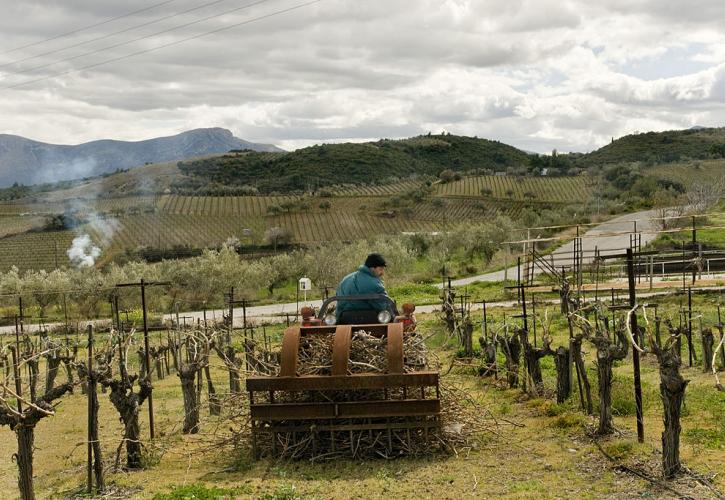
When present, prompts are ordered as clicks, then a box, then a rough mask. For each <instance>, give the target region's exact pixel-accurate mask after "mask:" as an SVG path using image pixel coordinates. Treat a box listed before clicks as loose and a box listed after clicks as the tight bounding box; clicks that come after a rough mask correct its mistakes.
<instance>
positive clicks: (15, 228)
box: [0, 215, 45, 238]
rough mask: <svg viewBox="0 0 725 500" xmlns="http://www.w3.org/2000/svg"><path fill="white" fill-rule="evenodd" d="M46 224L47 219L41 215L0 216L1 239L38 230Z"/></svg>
mask: <svg viewBox="0 0 725 500" xmlns="http://www.w3.org/2000/svg"><path fill="white" fill-rule="evenodd" d="M44 224H45V217H44V216H39V215H25V216H20V215H2V216H0V238H5V237H6V236H11V235H13V234H19V233H24V232H26V231H30V230H32V229H38V228H41V227H43V225H44Z"/></svg>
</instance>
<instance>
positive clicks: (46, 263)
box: [0, 231, 76, 272]
mask: <svg viewBox="0 0 725 500" xmlns="http://www.w3.org/2000/svg"><path fill="white" fill-rule="evenodd" d="M75 236H76V234H75V233H74V232H73V231H53V232H38V233H22V234H17V235H14V236H8V237H6V238H0V271H3V272H4V271H7V270H8V269H10V268H11V267H13V266H16V267H18V269H20V270H21V271H24V270H27V269H47V270H51V269H55V268H56V267H57V266H61V267H62V266H69V265H70V261H69V260H68V255H67V254H66V251H67V250H68V248H70V246H71V242H72V241H73V238H75Z"/></svg>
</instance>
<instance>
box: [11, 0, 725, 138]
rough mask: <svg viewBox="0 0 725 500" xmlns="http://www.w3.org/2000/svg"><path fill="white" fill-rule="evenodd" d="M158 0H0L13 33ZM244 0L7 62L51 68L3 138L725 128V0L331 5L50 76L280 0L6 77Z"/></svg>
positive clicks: (86, 34) (587, 134)
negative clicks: (205, 131)
mask: <svg viewBox="0 0 725 500" xmlns="http://www.w3.org/2000/svg"><path fill="white" fill-rule="evenodd" d="M147 5H148V4H147V3H145V2H141V1H140V0H133V1H130V2H123V3H116V4H112V5H111V4H107V3H105V2H92V1H90V0H82V1H81V0H74V1H73V2H63V3H60V2H55V3H50V4H49V3H47V2H39V1H27V2H11V1H10V0H0V8H2V11H3V16H2V18H0V30H2V32H3V35H4V42H5V43H4V44H3V46H4V47H7V48H12V47H18V46H21V45H24V44H28V43H32V42H34V41H37V40H43V39H45V38H48V37H51V36H54V35H57V34H59V33H63V32H66V31H70V30H73V29H76V28H78V27H81V26H84V25H88V24H91V23H98V22H101V21H104V20H106V19H108V18H110V17H114V16H118V15H122V14H124V13H126V12H129V11H133V10H136V9H141V8H144V7H146V6H147ZM197 5H199V4H198V3H197V2H193V1H192V0H177V1H176V2H172V3H170V4H167V5H165V6H162V7H158V8H156V9H152V10H149V11H147V12H143V13H140V14H137V15H134V16H131V17H128V18H124V19H120V20H118V21H115V22H113V23H107V24H104V25H100V26H97V27H95V28H92V29H89V30H87V31H83V32H80V33H78V34H76V35H74V36H71V37H67V38H62V39H58V40H55V41H52V42H49V43H47V44H40V45H37V46H33V47H28V48H26V49H23V50H18V51H13V52H9V53H3V54H0V65H3V64H7V63H9V62H12V61H14V60H17V59H20V58H24V57H30V56H32V55H34V54H38V53H40V52H43V51H47V50H51V49H55V48H59V47H63V46H67V45H69V44H71V43H78V42H80V41H83V40H88V39H91V38H94V37H98V36H102V35H104V34H108V33H110V32H112V31H116V30H119V29H123V28H128V27H132V26H135V25H138V24H140V23H142V22H148V21H150V20H153V19H156V18H158V17H160V16H163V15H169V14H171V13H174V12H180V11H182V10H185V9H189V8H192V7H194V6H197ZM240 5H243V3H241V2H239V0H237V1H234V0H227V1H225V2H222V3H220V4H218V5H217V6H214V7H209V8H205V9H202V10H200V11H198V12H194V13H190V14H187V15H184V16H179V17H177V18H173V19H169V20H166V21H163V22H160V23H157V24H154V25H152V26H147V27H144V28H140V29H138V30H135V31H133V32H129V33H127V34H124V35H118V36H116V37H113V38H110V39H108V40H103V41H98V42H93V43H90V44H88V45H85V46H82V47H77V48H75V49H69V50H68V51H64V52H61V53H59V54H53V55H50V56H46V57H42V58H38V59H35V60H32V61H27V62H26V63H21V64H19V65H8V66H0V87H3V86H8V85H13V84H15V83H22V82H24V81H27V80H30V79H35V78H43V77H51V78H48V79H46V80H43V81H40V82H37V83H33V84H30V85H28V86H26V87H20V88H17V89H6V88H3V89H0V116H2V117H3V120H2V123H1V125H2V126H1V127H0V133H14V134H19V135H24V136H26V137H30V138H33V139H38V140H43V141H47V142H55V143H79V142H83V141H87V140H93V139H98V138H116V139H126V140H138V139H145V138H149V137H154V136H159V135H169V134H173V133H176V132H179V131H182V130H185V129H189V128H195V127H203V126H222V127H227V128H230V129H231V130H232V131H233V132H234V133H235V134H236V135H238V136H240V137H242V138H245V139H248V140H254V141H262V142H274V143H277V144H279V145H281V146H283V147H296V146H300V145H306V144H312V143H319V142H323V141H338V142H339V141H341V140H363V139H369V138H377V137H401V136H406V135H413V134H417V133H424V132H427V131H429V130H430V131H440V130H449V131H451V132H452V133H465V134H470V135H478V136H479V137H488V138H492V139H498V140H502V141H505V142H508V143H511V144H513V145H516V146H519V147H522V148H524V149H529V150H532V149H533V150H538V151H549V150H551V149H553V148H556V149H558V150H560V151H566V150H590V149H593V148H596V147H598V146H601V145H603V144H606V143H607V142H609V140H611V137H617V136H620V135H622V134H625V133H631V132H634V131H636V130H640V131H642V130H649V129H654V130H662V129H672V128H682V127H689V126H692V125H694V124H698V125H707V126H719V125H721V124H723V122H722V120H723V118H724V117H725V106H723V103H725V82H724V77H723V75H725V69H723V63H725V33H722V30H721V29H720V27H719V24H718V21H719V20H720V19H722V18H723V15H724V14H725V4H723V3H722V2H720V1H719V0H711V1H704V0H699V1H695V2H694V3H693V2H690V3H682V2H678V1H675V0H627V1H625V0H608V1H603V2H598V3H596V4H595V3H593V2H586V1H584V0H567V1H555V0H538V1H536V0H507V1H503V0H477V1H474V0H443V1H441V0H435V1H434V0H419V1H415V2H413V1H410V0H408V1H404V0H386V1H383V0H368V1H365V2H355V1H352V0H323V1H322V2H321V3H319V4H315V5H313V6H310V7H306V8H304V9H300V10H296V11H294V12H290V13H287V14H283V15H279V16H276V17H272V18H269V19H265V20H261V21H258V22H254V23H251V24H247V25H244V26H240V27H237V28H234V29H230V30H226V31H222V32H219V33H217V34H215V35H211V36H208V37H201V38H198V39H196V40H193V41H190V42H186V43H182V44H179V45H175V46H173V47H169V48H165V49H163V50H159V51H155V52H150V53H148V54H143V55H140V56H138V57H132V58H128V59H122V60H118V61H116V62H113V63H111V64H107V65H101V66H98V67H94V68H89V69H86V70H83V71H80V72H76V73H71V74H68V75H65V76H59V77H52V76H53V75H55V74H56V73H58V72H60V71H68V70H71V71H72V70H75V69H78V68H81V67H84V66H88V65H92V64H95V63H98V62H102V61H104V60H107V59H110V58H118V57H122V56H124V55H126V54H129V53H132V52H135V51H140V50H144V49H148V48H152V47H154V46H157V45H159V44H163V43H169V42H173V41H176V40H180V39H181V38H184V37H189V36H194V35H200V34H202V33H204V32H205V31H208V30H212V29H218V28H222V27H225V26H230V25H232V24H235V23H240V22H243V21H244V20H248V19H250V18H253V17H255V16H259V15H263V14H266V13H270V12H274V11H277V10H280V9H283V8H286V7H290V6H294V5H296V3H295V1H294V0H268V1H267V2H265V3H264V4H262V5H258V6H255V7H252V8H250V9H249V10H244V11H238V12H236V13H233V14H229V15H227V16H223V17H220V18H218V19H211V20H208V21H206V22H204V23H199V24H196V25H192V26H188V27H185V28H183V29H179V30H174V31H171V32H168V33H166V34H164V35H162V36H159V37H152V38H150V39H148V40H142V41H137V42H134V43H132V44H129V45H128V46H123V47H116V48H114V49H112V50H109V51H108V52H103V53H99V54H94V55H89V56H85V57H80V58H78V59H76V60H73V61H66V62H64V63H61V64H58V65H56V66H51V67H49V68H46V69H42V70H37V71H33V72H31V73H30V74H28V75H23V76H20V75H12V74H9V73H10V72H11V71H13V70H16V69H21V68H27V67H33V66H37V65H40V64H45V63H49V62H53V61H55V60H57V59H59V58H62V57H70V56H73V55H75V54H82V53H85V52H88V51H89V50H95V49H98V48H101V47H105V46H108V45H113V44H117V43H119V42H121V41H123V40H128V39H131V38H134V37H138V36H141V35H146V34H151V33H153V32H154V31H158V30H160V29H169V28H173V27H174V26H178V25H179V24H181V23H184V22H191V21H194V20H195V19H198V18H200V17H203V16H209V15H213V14H215V13H217V12H222V11H224V10H229V9H232V8H235V7H238V6H240ZM0 52H2V50H0ZM685 63H687V64H685ZM690 63H691V64H690ZM653 68H654V70H653ZM660 69H661V70H662V71H655V70H660ZM660 75H675V76H667V77H660Z"/></svg>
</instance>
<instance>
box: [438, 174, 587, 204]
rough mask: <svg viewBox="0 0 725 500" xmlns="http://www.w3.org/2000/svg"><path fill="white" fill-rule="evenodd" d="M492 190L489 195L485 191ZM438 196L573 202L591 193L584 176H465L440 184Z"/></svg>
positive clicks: (583, 198) (581, 199)
mask: <svg viewBox="0 0 725 500" xmlns="http://www.w3.org/2000/svg"><path fill="white" fill-rule="evenodd" d="M484 190H490V191H489V192H490V194H487V192H484ZM436 194H437V195H439V196H471V197H487V198H496V199H510V200H516V201H527V202H536V201H542V202H550V203H571V202H572V201H574V200H579V201H583V200H585V199H587V198H590V197H591V196H592V188H591V186H588V185H587V183H586V179H585V178H584V177H513V176H506V177H503V176H501V177H499V176H491V175H487V176H477V177H464V178H463V179H461V180H459V181H454V182H450V183H447V184H438V185H437V187H436Z"/></svg>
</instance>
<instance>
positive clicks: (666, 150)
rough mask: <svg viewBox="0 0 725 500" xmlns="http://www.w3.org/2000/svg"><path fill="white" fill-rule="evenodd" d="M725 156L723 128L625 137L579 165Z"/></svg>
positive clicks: (656, 162)
mask: <svg viewBox="0 0 725 500" xmlns="http://www.w3.org/2000/svg"><path fill="white" fill-rule="evenodd" d="M722 157H725V128H699V129H688V130H671V131H667V132H647V133H644V134H632V135H626V136H624V137H621V138H619V139H617V140H616V141H613V142H612V143H611V144H607V145H606V146H604V147H602V148H599V149H597V150H596V151H593V152H591V153H589V154H586V155H583V156H581V158H580V161H579V163H580V164H581V165H582V166H591V165H603V164H610V163H630V162H644V163H646V164H649V165H654V164H658V163H670V162H676V161H681V160H687V159H710V158H722Z"/></svg>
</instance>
